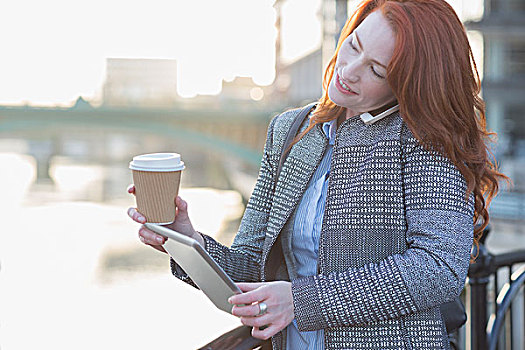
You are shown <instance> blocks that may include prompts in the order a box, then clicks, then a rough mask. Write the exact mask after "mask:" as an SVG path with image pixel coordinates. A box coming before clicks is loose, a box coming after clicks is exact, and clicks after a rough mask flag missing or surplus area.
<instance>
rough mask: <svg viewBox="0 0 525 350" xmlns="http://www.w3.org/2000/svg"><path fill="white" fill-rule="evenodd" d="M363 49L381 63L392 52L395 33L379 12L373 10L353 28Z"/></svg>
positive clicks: (388, 57)
mask: <svg viewBox="0 0 525 350" xmlns="http://www.w3.org/2000/svg"><path fill="white" fill-rule="evenodd" d="M354 36H356V37H357V38H358V40H359V44H360V45H361V46H362V47H361V48H362V49H363V51H364V52H365V53H366V54H367V55H369V56H371V58H374V59H376V60H378V61H380V62H382V63H388V62H389V61H390V58H391V57H392V54H393V52H394V46H395V35H394V31H393V30H392V27H391V26H390V23H389V22H388V20H387V19H386V18H385V16H384V15H383V14H382V13H381V11H374V12H372V13H371V14H370V15H368V16H367V17H366V18H365V19H364V20H363V22H361V24H359V26H358V27H357V28H356V29H355V30H354Z"/></svg>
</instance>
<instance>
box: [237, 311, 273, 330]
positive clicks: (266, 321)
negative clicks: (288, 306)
mask: <svg viewBox="0 0 525 350" xmlns="http://www.w3.org/2000/svg"><path fill="white" fill-rule="evenodd" d="M274 318H275V315H269V314H264V315H262V316H257V317H241V323H242V324H243V325H245V326H250V327H257V328H259V327H264V326H267V325H270V324H271V323H272V321H273V319H274Z"/></svg>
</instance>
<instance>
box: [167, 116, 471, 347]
mask: <svg viewBox="0 0 525 350" xmlns="http://www.w3.org/2000/svg"><path fill="white" fill-rule="evenodd" d="M297 113H299V110H291V111H287V112H284V113H282V114H281V115H278V116H277V117H275V118H274V119H273V120H272V121H271V123H270V126H269V128H268V137H267V140H266V145H265V148H264V154H263V159H262V164H261V169H260V172H259V177H258V180H257V183H256V185H255V188H254V190H253V193H252V196H251V198H250V200H249V202H248V204H247V207H246V211H245V213H244V216H243V219H242V221H241V225H240V228H239V232H238V234H237V236H236V238H235V240H234V242H233V244H232V246H231V247H226V246H223V245H221V244H220V243H218V242H216V241H215V240H213V238H211V237H209V236H206V235H205V236H204V238H205V242H206V249H207V251H208V252H209V253H210V254H211V255H212V256H213V257H214V258H215V259H216V260H217V262H218V263H219V264H220V265H221V266H222V267H223V268H224V270H225V271H226V272H227V273H228V274H229V275H230V276H231V277H232V279H234V280H236V281H261V280H262V281H265V280H272V279H274V278H276V276H277V277H278V278H282V275H283V274H282V267H283V265H285V266H284V269H285V270H286V268H287V271H285V272H286V273H285V275H287V276H292V278H291V282H292V294H293V302H294V312H295V318H296V320H297V324H298V328H299V330H301V331H306V330H317V329H324V330H325V348H326V349H337V350H341V349H449V343H448V340H447V335H446V330H445V326H444V322H443V320H442V317H441V313H440V309H439V305H440V304H442V303H445V302H447V301H450V300H452V299H453V298H454V297H455V296H457V295H459V294H460V292H461V290H462V289H463V286H464V283H465V279H466V275H467V270H468V265H469V257H470V249H471V246H472V240H473V214H474V203H473V197H472V195H471V196H470V197H469V198H467V197H466V182H465V180H464V178H463V177H462V175H461V174H460V173H459V171H458V170H457V168H456V167H455V166H454V165H453V164H452V163H451V162H450V161H449V160H448V159H447V158H445V157H443V156H441V155H440V154H438V153H437V152H432V151H429V150H427V149H425V148H424V147H422V146H421V145H420V143H419V142H418V141H417V140H416V139H415V138H414V137H413V135H412V133H411V132H410V130H409V128H408V127H407V125H406V124H405V123H404V122H403V119H402V117H401V116H400V115H399V113H397V112H396V113H393V114H392V115H390V116H389V117H387V118H384V119H382V120H380V121H378V122H376V123H374V124H371V125H366V124H364V123H363V122H362V120H361V119H360V118H358V117H356V118H350V119H348V120H346V121H344V122H343V123H342V124H341V125H340V127H339V128H338V130H337V134H336V141H335V144H334V146H333V147H334V148H333V155H332V160H331V170H330V179H329V185H328V192H327V199H326V205H325V213H324V217H323V225H322V229H321V237H320V243H319V257H318V274H317V275H315V276H309V277H304V278H294V271H292V270H293V264H292V259H291V252H290V251H289V249H290V244H288V243H286V242H290V237H289V235H290V234H291V230H290V229H286V227H290V224H289V222H290V221H291V220H290V218H293V214H294V211H295V209H296V208H297V206H298V204H299V201H300V199H301V196H302V194H303V193H304V191H305V189H306V187H307V184H308V182H309V179H310V178H311V176H312V175H313V173H314V171H315V169H316V167H317V165H318V164H319V162H320V160H321V158H322V156H323V153H324V150H325V147H326V145H327V139H326V137H325V136H324V134H323V132H322V130H321V126H320V125H318V126H317V127H316V128H314V129H312V130H311V131H310V132H309V133H308V134H307V135H305V136H304V137H303V138H302V139H301V140H300V141H299V142H298V143H297V144H296V145H294V147H293V148H292V150H291V152H290V154H289V155H288V157H287V159H286V161H285V163H284V164H283V167H282V170H281V173H280V176H279V178H278V179H276V178H275V177H276V169H277V165H278V162H279V159H280V155H281V149H282V147H283V144H284V141H285V140H284V139H285V136H286V132H287V130H288V129H289V127H290V125H291V123H292V121H293V119H294V117H295V116H296V115H297ZM305 127H306V122H305V125H303V126H302V128H303V129H304V128H305ZM287 223H288V225H287ZM276 242H277V243H279V244H277V243H276ZM281 242H284V243H281ZM276 247H278V248H276ZM276 251H277V252H276ZM271 254H272V256H273V255H275V256H279V255H282V256H284V258H285V259H284V260H285V262H286V264H284V263H283V264H282V265H281V272H279V271H269V270H268V266H267V265H268V264H267V262H268V258H269V256H270V255H271ZM272 259H274V258H273V257H272ZM173 266H174V264H172V267H173ZM173 271H174V274H175V275H176V276H178V277H180V278H184V276H182V275H181V272H180V271H177V269H175V268H173ZM186 279H187V278H186ZM190 283H191V281H190ZM284 339H286V337H285V336H284V334H283V332H280V333H278V334H276V335H275V336H274V337H273V338H272V343H273V348H274V349H285V348H286V345H285V344H284Z"/></svg>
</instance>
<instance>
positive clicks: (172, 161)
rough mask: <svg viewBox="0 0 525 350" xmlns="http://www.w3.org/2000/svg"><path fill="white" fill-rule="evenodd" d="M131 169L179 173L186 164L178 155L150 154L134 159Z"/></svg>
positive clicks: (130, 165)
mask: <svg viewBox="0 0 525 350" xmlns="http://www.w3.org/2000/svg"><path fill="white" fill-rule="evenodd" d="M129 168H130V169H131V170H140V171H161V172H162V171H179V170H183V169H184V162H183V161H181V160H180V154H178V153H149V154H141V155H138V156H135V157H133V160H132V161H131V162H129Z"/></svg>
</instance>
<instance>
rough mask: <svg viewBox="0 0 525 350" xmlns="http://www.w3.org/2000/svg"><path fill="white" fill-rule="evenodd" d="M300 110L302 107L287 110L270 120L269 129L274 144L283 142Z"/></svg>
mask: <svg viewBox="0 0 525 350" xmlns="http://www.w3.org/2000/svg"><path fill="white" fill-rule="evenodd" d="M302 109H303V107H299V108H292V109H287V110H285V111H284V112H282V113H279V114H278V115H276V116H275V117H273V118H272V121H271V122H270V128H269V129H270V133H271V135H272V139H273V141H274V143H277V144H281V143H283V142H284V139H285V138H286V135H287V133H288V130H289V129H290V127H291V126H292V124H293V122H294V121H295V119H296V118H297V116H298V115H299V113H300V112H301V110H302ZM306 124H307V123H306Z"/></svg>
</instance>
